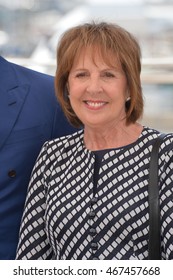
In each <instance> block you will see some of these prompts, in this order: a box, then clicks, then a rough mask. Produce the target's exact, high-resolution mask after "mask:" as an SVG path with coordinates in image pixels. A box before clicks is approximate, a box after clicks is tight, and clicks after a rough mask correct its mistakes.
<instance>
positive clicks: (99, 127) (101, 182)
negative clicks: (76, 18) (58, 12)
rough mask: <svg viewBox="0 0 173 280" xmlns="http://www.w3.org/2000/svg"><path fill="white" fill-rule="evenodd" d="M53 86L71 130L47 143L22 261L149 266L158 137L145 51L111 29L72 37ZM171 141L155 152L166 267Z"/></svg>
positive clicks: (95, 28) (171, 249)
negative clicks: (144, 78) (146, 110)
mask: <svg viewBox="0 0 173 280" xmlns="http://www.w3.org/2000/svg"><path fill="white" fill-rule="evenodd" d="M57 61H58V67H57V72H56V78H55V84H56V92H57V97H58V99H59V102H60V104H61V106H62V108H63V110H64V113H65V115H66V117H67V119H68V120H69V122H70V123H71V124H73V125H74V126H76V127H80V126H81V125H83V127H84V129H83V130H80V131H79V132H76V133H75V134H73V135H69V136H65V137H61V138H59V139H55V140H53V141H49V142H47V143H45V145H44V146H43V148H42V151H41V153H40V156H39V158H38V160H37V162H36V164H35V168H34V170H33V173H32V178H31V181H30V186H29V190H28V196H27V200H26V208H25V212H24V215H23V221H22V225H21V232H20V241H19V245H18V253H17V258H18V259H73V260H75V259H107V260H109V259H147V258H148V218H149V215H148V169H149V161H150V154H151V149H152V146H153V143H154V141H155V139H156V138H157V136H158V135H159V134H160V132H158V131H156V130H154V129H151V128H147V127H143V126H142V125H141V124H140V123H139V122H138V120H139V119H140V117H141V116H142V112H143V98H142V90H141V83H140V71H141V63H140V47H139V45H138V43H137V41H136V39H135V38H134V37H133V36H132V35H131V34H130V33H129V32H127V31H126V30H124V29H123V28H121V27H119V26H117V25H114V24H109V23H102V22H101V23H91V24H83V25H80V26H77V27H74V28H72V29H70V30H68V31H67V32H65V33H64V35H63V36H62V38H61V40H60V42H59V46H58V51H57ZM172 142H173V135H171V134H167V136H166V137H165V140H164V141H163V143H162V145H161V148H160V152H159V188H160V204H161V219H162V227H161V230H162V258H163V259H173V245H172V244H173V219H172V215H173V163H172V162H173V150H172Z"/></svg>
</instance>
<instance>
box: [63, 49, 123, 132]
mask: <svg viewBox="0 0 173 280" xmlns="http://www.w3.org/2000/svg"><path fill="white" fill-rule="evenodd" d="M110 55H111V54H110ZM93 57H94V61H93ZM110 61H111V62H114V61H115V63H114V65H115V66H110V65H107V64H106V63H105V62H104V60H103V59H102V58H101V56H100V55H99V54H98V53H97V52H95V53H94V56H92V50H91V49H86V50H83V51H82V52H81V53H80V55H79V56H78V58H76V59H75V61H74V64H73V67H72V69H71V71H70V73H69V77H68V85H67V88H68V91H69V98H70V103H71V106H72V108H73V110H74V112H75V113H76V115H77V116H78V118H79V119H80V120H81V121H82V123H83V124H84V126H85V128H87V127H90V128H99V127H100V128H103V127H105V128H109V127H112V126H114V125H117V124H118V123H119V122H122V120H124V119H125V117H126V113H125V102H126V99H127V97H128V90H127V80H126V76H125V74H124V72H123V71H122V68H121V66H120V65H119V64H118V61H117V60H116V57H115V56H114V57H112V56H111V60H110Z"/></svg>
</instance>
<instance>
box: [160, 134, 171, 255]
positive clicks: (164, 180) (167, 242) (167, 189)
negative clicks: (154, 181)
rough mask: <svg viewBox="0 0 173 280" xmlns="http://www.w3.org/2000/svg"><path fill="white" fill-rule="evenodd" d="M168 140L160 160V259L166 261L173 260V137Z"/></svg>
mask: <svg viewBox="0 0 173 280" xmlns="http://www.w3.org/2000/svg"><path fill="white" fill-rule="evenodd" d="M170 140H172V141H171V142H169V141H170ZM170 140H169V139H168V140H166V142H165V148H164V149H165V150H167V151H166V152H165V156H164V157H163V158H161V161H162V167H163V168H161V193H160V198H161V199H160V208H161V237H162V238H161V239H162V240H161V241H162V254H163V255H162V257H163V258H164V259H166V260H170V259H173V137H172V139H170Z"/></svg>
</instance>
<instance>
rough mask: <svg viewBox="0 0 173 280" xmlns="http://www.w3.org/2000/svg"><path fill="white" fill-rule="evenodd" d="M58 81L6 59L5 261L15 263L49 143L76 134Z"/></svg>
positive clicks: (0, 125)
mask: <svg viewBox="0 0 173 280" xmlns="http://www.w3.org/2000/svg"><path fill="white" fill-rule="evenodd" d="M74 131H75V129H74V128H73V127H72V126H70V124H69V123H68V122H67V121H66V118H65V117H64V115H63V113H62V111H61V109H60V107H59V105H58V103H57V101H56V97H55V94H54V78H53V77H52V76H49V75H46V74H43V73H39V72H36V71H33V70H31V69H28V68H26V67H23V66H20V65H17V64H14V63H11V62H9V61H7V60H5V59H4V58H3V57H1V56H0V259H1V260H5V259H7V260H11V259H15V255H16V247H17V243H18V233H19V227H20V222H21V217H22V213H23V207H24V202H25V197H26V191H27V186H28V182H29V178H30V174H31V171H32V168H33V165H34V163H35V160H36V158H37V156H38V154H39V152H40V149H41V147H42V145H43V143H44V142H45V141H47V140H49V139H53V138H57V137H60V136H62V135H67V134H70V133H72V132H74Z"/></svg>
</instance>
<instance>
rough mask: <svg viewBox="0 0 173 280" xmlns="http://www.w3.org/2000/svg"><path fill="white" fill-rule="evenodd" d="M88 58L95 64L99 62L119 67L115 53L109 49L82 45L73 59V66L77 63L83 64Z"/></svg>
mask: <svg viewBox="0 0 173 280" xmlns="http://www.w3.org/2000/svg"><path fill="white" fill-rule="evenodd" d="M88 60H89V61H92V62H93V63H94V64H95V65H97V64H100V63H101V64H105V65H107V66H109V67H111V68H112V67H113V68H121V64H120V62H119V59H118V56H117V54H115V53H113V51H111V50H104V49H102V48H101V47H99V46H89V47H83V48H81V50H78V52H77V53H76V56H75V58H74V61H73V67H75V66H77V65H79V64H82V65H84V64H85V62H86V61H88Z"/></svg>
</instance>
